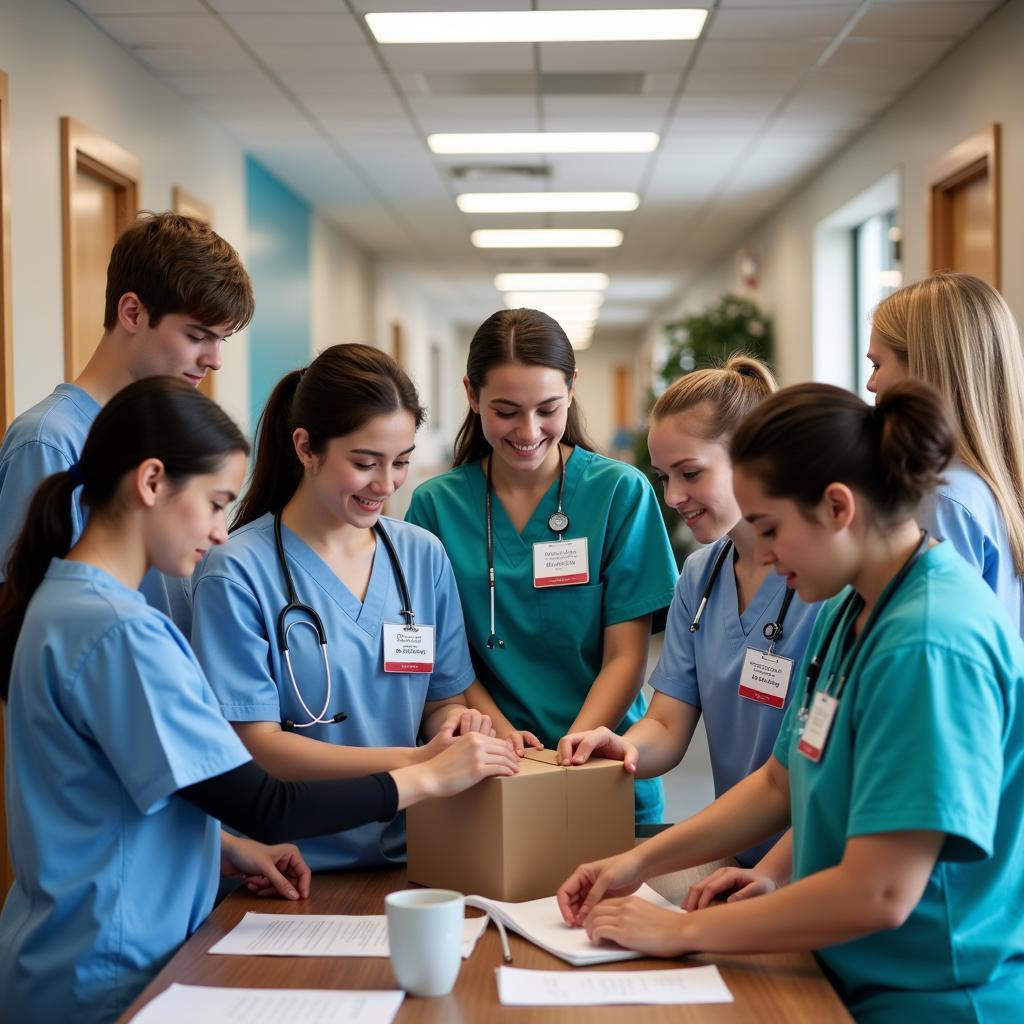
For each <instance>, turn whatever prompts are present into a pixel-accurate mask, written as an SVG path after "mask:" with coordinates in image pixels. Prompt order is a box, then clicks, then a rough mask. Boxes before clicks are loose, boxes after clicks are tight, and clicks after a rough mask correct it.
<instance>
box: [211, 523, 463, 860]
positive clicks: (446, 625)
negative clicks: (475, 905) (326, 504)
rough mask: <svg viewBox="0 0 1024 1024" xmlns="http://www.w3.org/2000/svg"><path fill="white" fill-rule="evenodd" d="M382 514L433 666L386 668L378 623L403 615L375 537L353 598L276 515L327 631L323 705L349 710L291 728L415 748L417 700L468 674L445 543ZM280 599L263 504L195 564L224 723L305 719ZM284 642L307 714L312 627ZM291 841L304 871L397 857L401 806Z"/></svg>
mask: <svg viewBox="0 0 1024 1024" xmlns="http://www.w3.org/2000/svg"><path fill="white" fill-rule="evenodd" d="M381 522H382V524H383V526H384V528H385V529H386V530H387V531H388V536H389V537H390V538H391V540H392V542H393V543H394V545H395V549H396V551H397V553H398V559H399V562H400V563H401V565H402V569H403V571H404V572H405V578H406V580H407V582H408V584H409V592H410V595H411V597H412V606H413V611H414V612H415V613H416V624H417V625H420V626H433V627H434V670H433V672H429V673H394V672H385V671H384V638H383V633H384V630H383V626H384V624H385V623H395V624H398V625H405V621H406V620H405V618H404V617H403V616H402V614H401V610H402V609H403V608H404V607H405V602H404V601H403V600H402V592H401V588H400V587H399V584H398V581H397V580H396V578H395V574H394V571H393V569H392V566H391V559H390V558H389V557H388V554H387V550H386V549H385V548H384V545H383V544H381V543H380V541H379V540H378V542H377V550H376V552H375V554H374V558H373V568H372V570H371V573H370V582H369V587H368V588H367V591H366V598H365V600H364V601H362V602H360V601H359V600H358V599H357V598H356V597H355V596H354V595H353V594H352V592H351V591H350V590H349V589H348V588H347V587H346V586H345V584H344V583H342V582H341V580H340V579H338V577H337V575H336V574H335V573H334V570H333V569H331V568H330V567H329V566H328V565H327V564H326V563H325V562H324V561H323V560H322V559H321V558H320V556H319V555H318V554H317V553H316V552H315V551H313V549H312V548H311V547H310V546H309V545H308V544H306V542H305V541H304V540H302V538H300V537H299V536H298V535H297V534H295V533H293V532H292V531H291V530H289V529H288V527H287V526H284V525H282V528H281V535H282V538H283V541H284V550H285V557H286V558H287V559H288V567H289V569H290V570H291V574H292V579H293V580H294V581H295V590H296V593H297V594H298V599H299V601H300V602H301V603H303V604H307V605H309V606H310V607H311V608H313V609H315V610H316V612H317V613H318V614H319V616H320V618H321V620H322V621H323V624H324V631H325V632H326V634H327V651H328V658H329V660H330V666H331V702H330V707H329V709H328V713H327V716H328V717H330V716H331V715H333V714H335V713H336V712H338V711H344V712H345V713H346V714H347V715H348V718H347V719H346V720H345V721H344V722H342V723H340V724H333V723H330V722H328V723H325V724H320V725H314V726H312V727H311V728H309V729H298V730H296V731H297V733H298V734H299V735H300V736H306V737H308V738H312V739H317V740H322V741H324V742H326V743H336V744H339V745H344V746H350V747H396V746H397V747H414V746H416V743H417V738H418V736H419V732H420V723H421V721H422V718H423V707H424V705H425V704H426V703H427V702H428V701H436V700H445V699H447V698H449V697H454V696H455V695H456V694H460V693H462V692H463V691H464V690H466V689H467V687H468V686H469V685H470V683H472V682H473V666H472V663H471V662H470V660H469V651H468V650H467V648H466V632H465V629H464V627H463V623H462V609H461V608H460V607H459V598H458V593H457V591H456V588H455V579H454V577H453V576H452V570H451V566H450V564H449V562H448V559H447V557H446V556H445V553H444V549H443V548H442V547H441V545H440V544H439V543H438V542H437V540H436V538H434V537H431V536H430V534H429V533H427V532H426V531H425V530H421V529H419V528H418V527H416V526H410V525H409V524H407V523H402V522H397V521H395V520H394V519H385V518H382V519H381ZM287 602H288V592H287V588H286V586H285V582H284V578H283V576H282V573H281V567H280V564H279V563H278V560H277V552H276V549H275V545H274V517H273V515H272V514H271V513H269V512H268V513H267V514H266V515H264V516H261V517H260V518H259V519H256V520H254V521H253V522H251V523H248V524H247V525H246V526H244V527H242V528H241V529H240V530H236V531H235V532H234V533H233V534H231V536H230V537H229V538H228V541H227V543H226V544H223V545H221V546H220V547H217V548H214V549H213V550H212V551H211V552H210V553H209V555H207V557H206V559H205V561H204V562H203V563H202V565H200V567H199V569H198V571H197V574H196V577H195V582H194V618H193V625H192V646H193V647H194V648H195V652H196V656H197V657H198V658H199V662H200V664H201V665H202V666H203V668H204V669H205V670H206V674H207V676H208V677H209V679H210V683H211V685H212V686H213V689H214V691H215V692H216V694H217V698H218V699H219V701H220V708H221V711H222V712H223V714H224V717H225V718H227V720H228V721H229V722H281V721H282V720H283V719H289V720H291V721H293V722H296V723H299V724H301V723H303V722H308V721H309V720H310V716H309V715H307V714H306V712H305V711H304V710H303V708H302V705H301V704H300V703H299V700H298V698H297V696H296V694H295V691H294V689H293V687H292V682H291V679H290V677H289V675H288V670H287V667H286V665H285V664H284V658H283V656H282V654H281V652H280V651H279V650H278V646H277V632H276V630H277V617H278V614H279V613H280V611H281V609H282V608H283V607H284V606H285V604H287ZM294 618H298V619H301V615H297V616H295V617H294ZM292 621H293V617H292V616H289V618H288V622H292ZM289 650H290V654H291V662H292V669H293V671H294V675H295V680H296V682H297V684H298V686H299V688H300V690H301V693H302V699H303V700H304V701H305V702H306V705H307V707H309V709H310V710H311V711H313V712H314V714H316V713H318V712H319V711H320V710H321V708H323V706H324V700H325V698H326V695H327V677H326V672H325V670H324V662H323V656H322V654H321V653H320V647H319V644H318V643H317V641H316V638H315V637H314V635H313V632H312V630H311V629H309V628H308V627H305V626H297V627H295V628H294V629H293V630H292V631H291V633H290V635H289ZM299 846H300V848H301V849H302V853H303V856H305V858H306V861H307V863H308V864H309V866H310V867H311V868H312V869H313V870H314V871H321V870H331V869H335V868H351V867H357V866H366V865H373V864H387V863H394V862H402V861H404V860H405V815H404V814H400V815H398V816H397V817H396V818H395V819H394V821H392V822H389V823H384V822H373V823H371V824H369V825H363V826H361V827H360V828H354V829H351V830H349V831H347V832H344V833H339V834H336V835H331V836H322V837H319V838H316V839H306V840H304V841H303V842H301V843H299Z"/></svg>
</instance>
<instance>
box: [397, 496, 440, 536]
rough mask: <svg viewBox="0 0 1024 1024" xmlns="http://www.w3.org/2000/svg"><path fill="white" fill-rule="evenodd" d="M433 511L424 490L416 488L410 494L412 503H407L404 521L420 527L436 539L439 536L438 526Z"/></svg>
mask: <svg viewBox="0 0 1024 1024" xmlns="http://www.w3.org/2000/svg"><path fill="white" fill-rule="evenodd" d="M434 511H435V510H434V503H433V501H431V500H430V498H428V497H427V492H426V490H425V489H424V488H423V487H417V488H416V490H415V491H413V492H412V501H410V502H409V507H408V509H406V512H405V521H406V522H407V523H413V524H414V525H416V526H422V527H423V529H424V530H429V531H430V532H431V533H432V534H433V535H434V536H435V537H438V536H440V534H439V532H438V531H439V524H438V522H437V516H436V515H435V514H434Z"/></svg>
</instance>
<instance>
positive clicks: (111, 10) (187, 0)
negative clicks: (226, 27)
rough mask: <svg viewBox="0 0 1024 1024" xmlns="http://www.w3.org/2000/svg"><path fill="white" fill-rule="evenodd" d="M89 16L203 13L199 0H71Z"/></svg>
mask: <svg viewBox="0 0 1024 1024" xmlns="http://www.w3.org/2000/svg"><path fill="white" fill-rule="evenodd" d="M72 3H73V4H74V5H75V7H77V8H78V9H79V10H80V11H83V12H84V13H85V14H88V15H89V17H90V18H97V17H101V16H103V15H107V14H204V13H205V9H204V8H203V5H202V3H200V0H72Z"/></svg>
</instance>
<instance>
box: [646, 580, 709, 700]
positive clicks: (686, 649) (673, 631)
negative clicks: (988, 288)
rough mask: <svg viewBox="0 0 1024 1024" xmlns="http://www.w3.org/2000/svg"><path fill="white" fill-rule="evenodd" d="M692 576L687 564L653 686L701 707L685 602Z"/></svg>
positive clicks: (690, 614)
mask: <svg viewBox="0 0 1024 1024" xmlns="http://www.w3.org/2000/svg"><path fill="white" fill-rule="evenodd" d="M691 564H692V563H691ZM691 575H693V573H692V572H688V571H687V564H686V562H684V563H683V573H682V575H681V576H680V577H679V582H678V583H677V584H676V592H675V597H673V598H672V604H671V606H670V607H669V610H668V622H667V623H666V624H665V643H664V646H663V647H662V649H661V657H660V658H659V659H658V664H657V665H656V666H655V668H654V671H653V672H652V673H651V678H650V685H651V686H652V687H653V688H654V689H655V690H657V691H658V692H659V693H664V694H667V695H668V696H669V697H675V698H676V700H681V701H685V702H686V703H687V704H692V705H693V706H694V707H695V708H699V707H700V706H701V703H700V688H699V687H698V685H697V659H696V651H695V648H694V641H695V635H694V634H693V633H691V632H690V623H691V622H692V621H693V609H692V608H690V606H689V603H688V602H687V600H686V591H687V588H688V587H689V586H690V584H691V580H690V579H689V577H690V576H691Z"/></svg>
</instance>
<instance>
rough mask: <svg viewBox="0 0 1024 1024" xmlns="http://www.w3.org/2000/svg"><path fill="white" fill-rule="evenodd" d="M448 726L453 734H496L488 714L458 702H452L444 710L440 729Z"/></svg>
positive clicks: (445, 728)
mask: <svg viewBox="0 0 1024 1024" xmlns="http://www.w3.org/2000/svg"><path fill="white" fill-rule="evenodd" d="M449 728H450V729H451V733H452V735H453V736H467V735H468V734H469V733H471V732H479V733H482V734H483V735H484V736H494V735H496V733H495V731H494V726H493V725H492V724H491V717H490V715H485V714H484V713H483V712H482V711H477V710H476V709H475V708H466V707H462V706H461V705H459V704H453V705H452V706H451V707H449V708H448V710H447V711H446V712H445V716H444V723H443V724H442V725H441V730H440V731H441V732H444V731H445V730H447V729H449Z"/></svg>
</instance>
